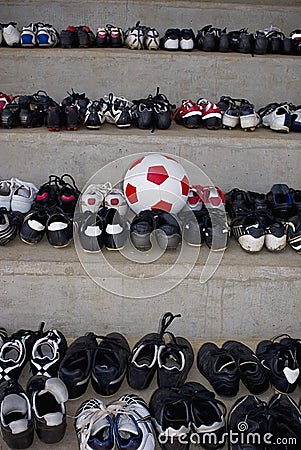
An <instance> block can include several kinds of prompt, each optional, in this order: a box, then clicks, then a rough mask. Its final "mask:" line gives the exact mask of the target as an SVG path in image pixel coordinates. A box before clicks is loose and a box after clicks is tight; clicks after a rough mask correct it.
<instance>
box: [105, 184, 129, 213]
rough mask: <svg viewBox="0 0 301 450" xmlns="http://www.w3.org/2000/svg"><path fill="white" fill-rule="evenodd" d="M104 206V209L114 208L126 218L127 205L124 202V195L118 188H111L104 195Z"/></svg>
mask: <svg viewBox="0 0 301 450" xmlns="http://www.w3.org/2000/svg"><path fill="white" fill-rule="evenodd" d="M104 206H105V207H106V208H115V209H116V210H117V211H118V212H119V214H120V215H121V216H126V214H127V211H128V204H127V202H126V200H125V197H124V193H123V191H122V190H121V189H118V188H111V189H110V191H109V192H107V193H106V194H105V198H104Z"/></svg>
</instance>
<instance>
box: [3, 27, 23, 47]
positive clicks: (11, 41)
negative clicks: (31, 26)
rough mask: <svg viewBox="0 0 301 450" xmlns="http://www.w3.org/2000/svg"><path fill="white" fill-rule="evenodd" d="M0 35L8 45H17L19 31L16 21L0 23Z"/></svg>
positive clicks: (18, 42)
mask: <svg viewBox="0 0 301 450" xmlns="http://www.w3.org/2000/svg"><path fill="white" fill-rule="evenodd" d="M1 31H2V33H1V35H2V40H3V43H4V44H6V45H8V46H9V47H19V45H20V31H19V30H18V28H17V24H16V22H9V23H5V24H4V23H2V24H1ZM0 44H1V42H0Z"/></svg>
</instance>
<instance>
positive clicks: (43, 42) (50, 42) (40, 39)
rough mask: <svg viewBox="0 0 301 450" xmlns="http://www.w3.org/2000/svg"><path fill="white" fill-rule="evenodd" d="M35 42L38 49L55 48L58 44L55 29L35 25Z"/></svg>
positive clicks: (48, 26) (47, 25) (40, 24)
mask: <svg viewBox="0 0 301 450" xmlns="http://www.w3.org/2000/svg"><path fill="white" fill-rule="evenodd" d="M37 28H38V29H37V33H36V40H37V45H38V46H39V47H45V48H47V47H55V46H56V45H58V43H59V34H58V32H57V31H56V29H55V28H54V27H53V26H52V25H49V24H43V23H38V24H37Z"/></svg>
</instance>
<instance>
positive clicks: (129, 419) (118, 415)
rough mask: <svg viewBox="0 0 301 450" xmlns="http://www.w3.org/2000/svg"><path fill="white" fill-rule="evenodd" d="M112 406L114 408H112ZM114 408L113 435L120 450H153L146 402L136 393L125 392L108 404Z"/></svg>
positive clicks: (153, 442)
mask: <svg viewBox="0 0 301 450" xmlns="http://www.w3.org/2000/svg"><path fill="white" fill-rule="evenodd" d="M114 407H115V408H116V409H115V410H114ZM108 409H113V410H114V416H115V418H114V423H113V430H114V437H115V442H116V445H117V448H119V449H120V450H130V449H136V450H154V449H155V437H154V433H153V427H152V421H151V417H150V413H149V409H148V407H147V404H146V402H145V401H144V400H143V399H142V398H141V397H138V395H135V394H125V395H122V396H121V397H120V398H119V399H118V400H117V401H116V402H113V403H112V404H111V405H109V406H108Z"/></svg>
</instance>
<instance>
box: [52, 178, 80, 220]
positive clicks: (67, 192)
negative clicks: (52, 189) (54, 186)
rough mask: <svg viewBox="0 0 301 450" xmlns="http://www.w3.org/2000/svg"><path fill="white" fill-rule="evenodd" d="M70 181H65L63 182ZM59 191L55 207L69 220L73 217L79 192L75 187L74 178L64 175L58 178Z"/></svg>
mask: <svg viewBox="0 0 301 450" xmlns="http://www.w3.org/2000/svg"><path fill="white" fill-rule="evenodd" d="M66 179H67V180H70V182H69V181H65V180H66ZM59 184H60V187H59V190H58V193H57V206H58V207H59V208H60V209H61V210H62V211H63V212H64V213H65V214H66V215H67V216H69V217H70V218H72V217H73V215H74V211H75V208H76V204H77V201H78V199H79V196H80V191H79V189H78V187H77V186H76V183H75V180H74V178H73V177H72V176H71V175H70V174H68V173H65V174H64V175H62V176H61V177H60V178H59Z"/></svg>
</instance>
